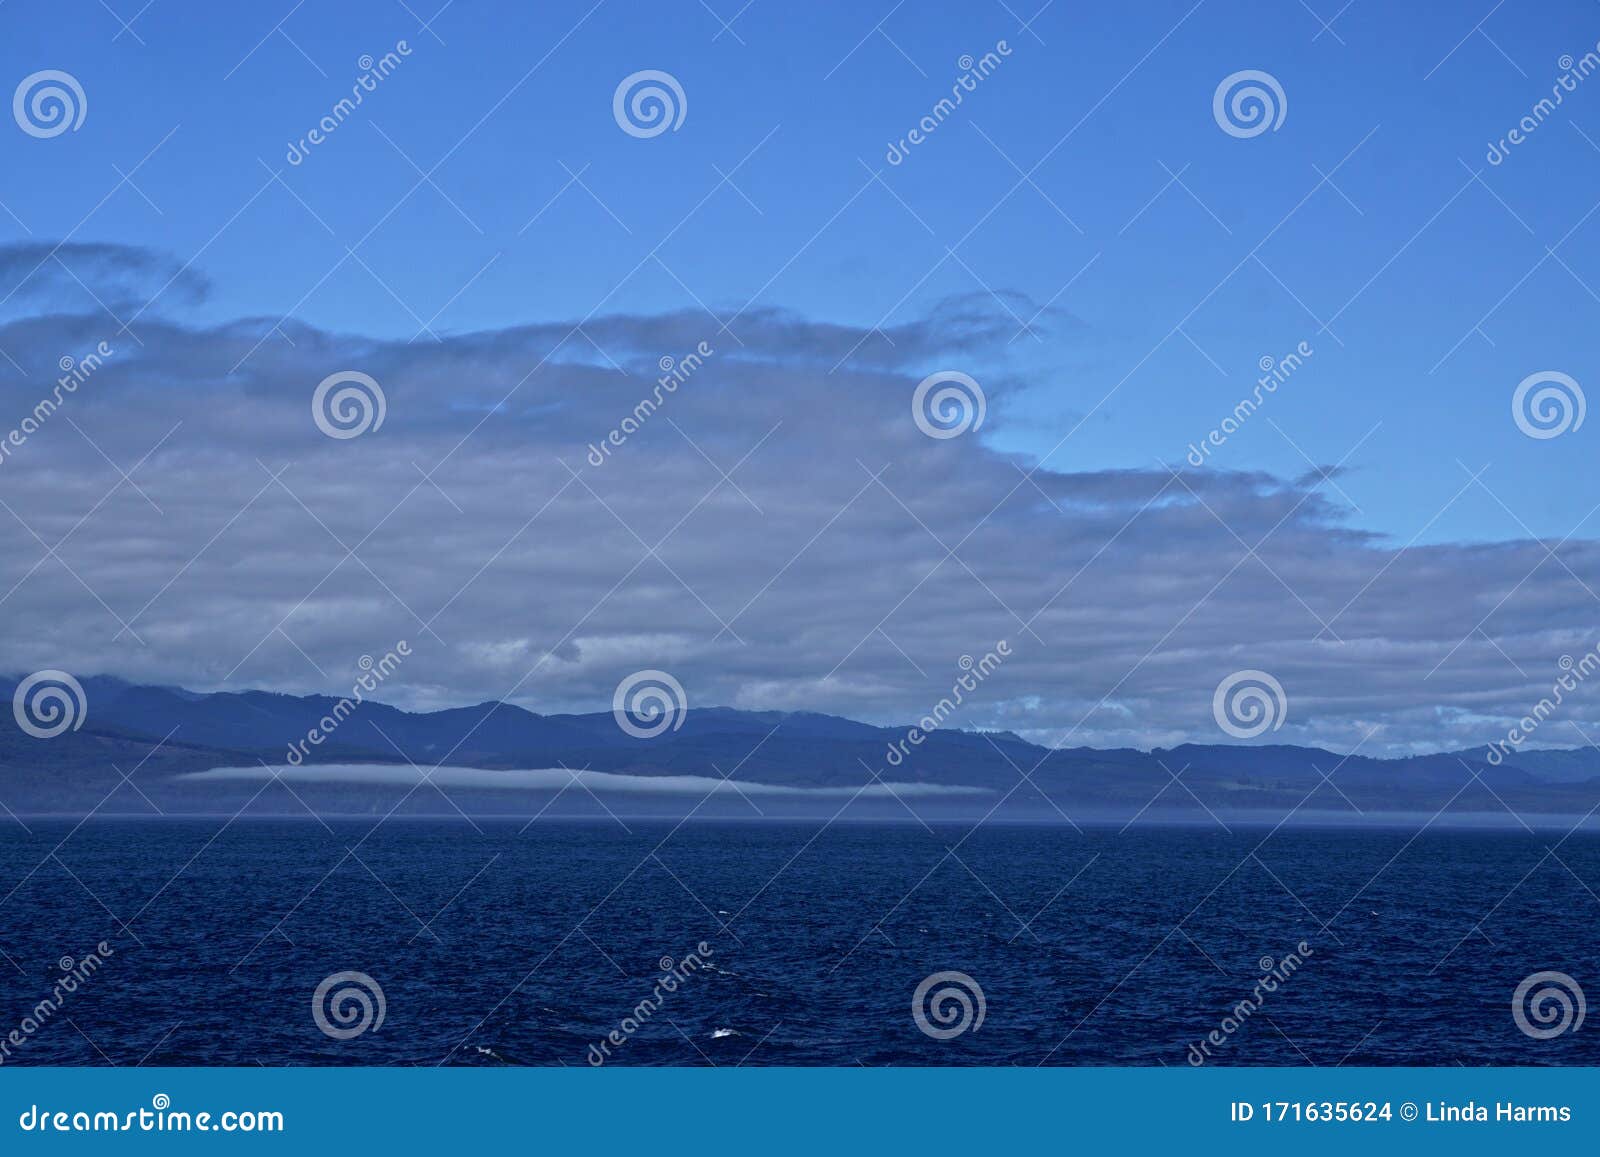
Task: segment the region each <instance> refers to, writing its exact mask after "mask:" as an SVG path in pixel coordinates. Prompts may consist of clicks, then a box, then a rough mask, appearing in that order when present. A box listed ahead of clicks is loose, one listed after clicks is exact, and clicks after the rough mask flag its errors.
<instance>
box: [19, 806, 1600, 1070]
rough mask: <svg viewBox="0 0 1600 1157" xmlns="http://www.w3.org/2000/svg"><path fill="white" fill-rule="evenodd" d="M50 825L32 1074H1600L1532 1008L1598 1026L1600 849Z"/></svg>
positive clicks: (928, 834) (33, 879) (1583, 1047)
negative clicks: (1196, 1066)
mask: <svg viewBox="0 0 1600 1157" xmlns="http://www.w3.org/2000/svg"><path fill="white" fill-rule="evenodd" d="M624 824H625V825H626V828H627V829H628V830H624ZM28 826H29V827H30V828H31V829H32V830H31V832H30V833H26V834H24V833H22V831H21V829H20V828H18V827H16V826H15V825H13V829H12V830H13V833H14V834H13V835H12V836H11V838H9V839H8V840H7V841H6V842H5V843H4V844H3V845H0V894H4V893H9V895H5V898H4V901H3V903H0V951H3V953H4V959H0V1039H7V1038H6V1034H7V1033H8V1032H10V1031H11V1030H12V1029H13V1027H17V1028H18V1030H19V1031H18V1036H19V1037H20V1039H21V1041H22V1043H21V1044H17V1043H16V1039H17V1038H9V1041H10V1043H9V1049H8V1052H7V1053H6V1055H5V1056H4V1058H3V1059H4V1063H6V1064H74V1065H99V1064H112V1063H114V1064H118V1065H133V1064H139V1063H143V1064H148V1065H155V1064H168V1065H172V1064H208V1065H220V1064H228V1065H254V1064H264V1065H280V1064H379V1065H387V1064H402V1065H432V1064H468V1065H470V1064H523V1065H554V1064H567V1065H580V1066H581V1065H585V1064H589V1063H592V1062H593V1060H594V1059H595V1058H596V1057H600V1058H601V1059H603V1060H604V1062H605V1063H606V1064H650V1065H707V1064H717V1065H736V1064H748V1065H856V1064H864V1065H885V1064H902V1065H977V1064H983V1065H1013V1064H1015V1065H1037V1064H1051V1065H1080V1064H1136V1065H1155V1064H1166V1065H1178V1066H1182V1065H1185V1064H1188V1063H1191V1059H1192V1058H1193V1056H1194V1055H1195V1054H1194V1053H1192V1052H1191V1049H1190V1046H1191V1045H1194V1044H1197V1043H1198V1042H1200V1041H1202V1040H1203V1039H1204V1038H1206V1037H1207V1035H1208V1034H1209V1033H1211V1032H1212V1031H1213V1030H1216V1031H1217V1032H1218V1033H1219V1034H1220V1035H1222V1036H1223V1039H1224V1042H1225V1043H1223V1044H1222V1045H1220V1046H1217V1045H1213V1046H1212V1049H1211V1055H1210V1057H1209V1058H1207V1059H1206V1063H1208V1064H1242V1063H1247V1064H1266V1065H1305V1064H1316V1065H1337V1064H1340V1063H1346V1064H1375V1065H1393V1064H1437V1065H1453V1064H1463V1065H1481V1064H1560V1065H1567V1064H1589V1065H1593V1064H1597V1063H1600V1020H1597V1021H1593V1022H1591V1023H1588V1024H1585V1025H1581V1026H1579V1025H1574V1026H1572V1027H1571V1028H1570V1029H1569V1030H1568V1031H1566V1032H1563V1033H1561V1034H1560V1035H1558V1036H1555V1037H1553V1038H1552V1039H1535V1038H1534V1037H1531V1036H1530V1035H1528V1034H1527V1033H1525V1032H1524V1031H1523V1030H1522V1029H1521V1028H1520V1027H1519V1025H1518V1021H1517V1018H1515V1017H1514V1016H1513V1006H1512V998H1513V993H1514V991H1515V990H1516V988H1517V986H1518V984H1519V982H1521V981H1522V980H1523V979H1524V978H1526V977H1528V976H1530V975H1531V974H1534V973H1537V972H1541V971H1559V972H1562V973H1566V974H1568V975H1569V976H1570V977H1571V978H1572V980H1573V981H1574V982H1575V984H1576V985H1577V986H1578V988H1580V989H1581V988H1582V987H1584V986H1588V988H1589V990H1590V993H1591V994H1596V995H1600V898H1597V893H1600V839H1596V838H1595V837H1593V836H1590V835H1575V836H1572V837H1571V838H1569V839H1567V840H1566V841H1564V842H1560V836H1559V835H1552V836H1545V835H1537V836H1536V835H1532V834H1505V833H1471V832H1449V831H1433V830H1430V831H1426V832H1423V833H1422V834H1420V835H1417V834H1415V832H1414V831H1403V830H1396V831H1363V832H1352V831H1293V832H1290V831H1282V832H1277V833H1273V834H1271V835H1270V836H1269V834H1268V832H1267V830H1266V829H1249V828H1235V829H1234V830H1233V831H1232V832H1231V833H1228V832H1224V831H1223V830H1222V829H1220V828H1217V827H1213V828H1212V829H1210V830H1205V829H1178V828H1135V829H1132V830H1130V831H1128V832H1125V833H1120V832H1118V831H1116V830H1114V829H1101V830H1095V829H1091V830H1088V831H1085V832H1077V831H1074V830H1073V829H1071V828H1070V827H1064V826H1062V827H1055V826H1024V825H1003V826H994V825H984V826H982V827H979V828H977V829H976V830H974V829H973V828H972V827H971V826H970V825H965V826H958V825H951V826H939V827H935V828H933V829H931V830H929V829H925V828H923V827H921V826H918V825H916V824H914V823H907V824H899V825H873V826H866V825H854V824H844V823H840V824H834V825H832V826H827V827H824V826H823V825H822V824H821V823H820V822H818V823H793V824H788V823H785V824H756V823H748V824H734V823H689V824H685V825H682V826H676V827H675V826H673V825H670V824H664V823H661V822H649V821H641V822H635V821H629V820H623V821H620V822H611V821H607V822H606V823H603V824H601V823H577V822H550V821H547V820H542V821H539V822H536V823H533V824H532V825H529V826H526V827H524V825H523V824H522V823H520V822H516V823H513V822H506V821H498V822H485V821H478V822H477V824H476V825H474V824H473V823H469V822H468V821H466V820H464V819H455V820H439V821H420V820H418V821H405V822H398V821H390V822H388V823H384V824H382V825H380V826H378V827H377V828H376V829H374V827H373V824H372V823H371V822H370V821H365V822H362V821H339V822H330V823H328V824H324V823H322V822H319V821H315V820H309V819H308V820H304V821H294V822H290V821H265V820H254V821H242V820H241V821H236V822H233V823H231V824H225V823H224V821H221V820H210V821H208V820H193V821H181V822H180V821H149V822H136V821H127V822H90V823H88V824H85V825H83V826H81V827H77V828H74V827H73V825H71V824H68V823H62V822H41V821H34V820H30V821H29V822H28ZM102 941H103V942H105V943H106V946H107V947H108V948H109V949H110V950H111V953H110V955H108V956H105V957H104V958H103V960H102V962H101V964H100V966H99V968H98V970H97V971H95V972H94V973H93V974H92V975H90V976H89V977H88V978H87V979H86V980H83V981H82V982H80V983H76V991H73V992H70V993H63V994H62V995H61V997H60V999H59V1007H56V1008H53V1009H49V1010H46V1012H47V1015H45V1016H43V1017H42V1018H40V1017H39V1016H38V1012H39V1009H38V1007H37V1006H38V1005H39V1003H40V1002H41V1001H44V1000H46V999H47V998H51V997H52V992H53V989H54V987H55V985H56V981H57V979H58V978H59V977H60V976H62V975H63V973H62V967H63V965H64V964H69V963H70V966H71V967H72V968H73V969H75V970H78V971H81V970H82V964H81V962H82V961H83V960H84V959H85V954H87V953H91V952H94V951H95V950H96V945H97V944H99V943H100V942H102ZM702 943H704V945H705V948H706V949H707V950H708V951H706V952H704V953H700V951H699V947H698V946H699V945H701V944H702ZM1302 944H1304V946H1305V951H1304V952H1302V951H1301V949H1300V945H1302ZM692 953H694V954H698V955H699V959H700V960H701V961H703V962H704V963H705V967H701V968H695V969H692V970H690V971H685V968H686V966H685V964H684V963H683V962H684V961H686V960H691V961H692V959H693V958H692V957H691V956H690V954H692ZM1291 953H1293V954H1294V955H1295V956H1296V957H1298V958H1299V960H1298V964H1297V965H1296V966H1294V967H1293V970H1292V973H1290V972H1287V971H1286V966H1285V964H1284V962H1285V961H1286V960H1288V959H1289V958H1290V954H1291ZM63 958H70V961H64V960H63ZM664 963H665V964H667V965H670V967H671V970H672V972H674V973H677V974H680V975H682V976H684V977H686V978H685V979H683V980H681V981H675V982H674V983H673V984H672V985H670V986H668V987H670V988H673V989H675V990H673V991H666V990H665V989H664V988H660V987H658V985H659V984H660V982H661V980H662V978H663V977H664V976H666V975H668V973H665V972H663V964H664ZM1268 965H1270V966H1271V967H1270V969H1268V971H1269V973H1270V972H1273V971H1276V972H1278V973H1280V974H1285V975H1286V976H1287V979H1284V980H1282V981H1281V982H1275V991H1270V992H1267V991H1263V994H1262V996H1261V998H1260V1001H1259V1006H1258V1007H1253V1008H1252V1009H1251V1010H1250V1011H1249V1015H1247V1016H1244V1017H1242V1018H1239V1020H1238V1022H1237V1023H1235V1022H1233V1021H1229V1022H1228V1024H1229V1025H1231V1026H1232V1027H1231V1028H1230V1029H1228V1030H1227V1031H1225V1026H1224V1022H1225V1019H1226V1018H1229V1017H1230V1015H1231V1014H1232V1013H1233V1012H1234V1010H1235V1008H1236V1006H1237V1005H1239V1003H1240V1002H1241V1001H1251V1000H1252V992H1253V990H1254V989H1255V987H1256V985H1257V983H1258V981H1259V980H1260V978H1261V977H1262V975H1263V968H1264V967H1266V966H1268ZM351 972H355V973H361V974H364V975H365V976H367V977H370V978H371V980H372V982H373V984H374V985H375V986H376V988H377V989H381V992H382V998H381V1002H380V1001H379V1000H378V999H377V997H376V995H375V993H372V994H369V996H368V1000H369V1003H370V1006H371V1008H372V1015H371V1017H370V1018H368V1020H369V1021H370V1023H368V1024H367V1025H366V1027H365V1031H361V1032H360V1033H359V1034H357V1035H352V1036H350V1037H349V1039H336V1038H335V1037H333V1036H330V1035H329V1034H328V1033H327V1032H325V1031H323V1029H322V1027H320V1026H319V1023H318V1016H317V1015H316V1014H315V1013H314V994H315V992H316V990H317V988H318V985H319V983H321V982H322V981H324V979H325V978H328V977H330V976H335V975H336V974H340V973H351ZM946 972H960V973H964V974H966V976H967V977H970V978H971V982H972V984H973V985H974V986H975V987H974V988H971V989H969V988H967V987H966V982H965V981H960V982H958V983H959V985H960V987H961V988H962V990H963V991H964V992H965V993H966V999H967V1001H968V1005H969V1007H970V1008H971V1010H972V1014H971V1017H970V1018H969V1019H968V1023H967V1025H966V1030H965V1031H962V1032H960V1033H959V1034H958V1035H954V1036H951V1037H950V1038H949V1039H936V1038H935V1037H934V1036H931V1035H929V1034H928V1033H926V1032H924V1031H923V1030H922V1028H921V1027H919V1023H918V1018H917V1016H916V1015H914V1009H913V998H914V994H915V993H916V991H917V989H918V986H919V984H920V983H921V982H923V981H924V979H925V978H928V977H930V976H933V975H934V974H938V973H946ZM346 983H357V984H365V983H366V982H365V981H355V982H343V981H339V982H335V984H334V986H333V987H334V989H335V990H338V989H340V988H342V987H344V986H345V985H346ZM944 986H945V985H944V983H936V984H935V990H937V989H938V988H941V987H944ZM1541 987H1542V985H1541ZM976 990H981V994H982V995H981V999H980V998H979V997H978V995H977V991H976ZM1575 995H1576V994H1573V996H1574V997H1575ZM1569 999H1571V998H1569ZM641 1002H646V1007H645V1009H644V1010H643V1012H642V1014H641V1010H640V1005H641ZM324 1003H325V1005H326V1003H327V1002H324ZM380 1004H381V1008H382V1012H383V1017H382V1022H381V1024H379V1023H376V1013H377V1009H378V1007H379V1005H380ZM341 1007H342V1008H343V1009H344V1010H345V1011H346V1012H351V1013H356V1012H358V1011H359V1006H358V1005H356V1004H354V1003H346V1004H343V1005H341ZM924 1007H926V1006H924ZM980 1007H981V1009H982V1014H983V1015H982V1021H981V1024H980V1023H976V1022H977V1011H978V1009H979V1008H980ZM938 1009H939V1010H940V1011H943V1012H946V1013H950V1014H953V1015H954V1019H952V1020H951V1021H950V1022H948V1024H949V1027H960V1023H961V1017H960V1015H959V1014H960V1012H961V1008H960V1005H959V1003H958V1002H956V1001H953V1000H949V1001H943V1002H940V1003H939V1004H938ZM1547 1011H1551V1012H1556V1011H1558V1008H1557V1006H1555V1005H1549V1006H1547ZM323 1019H324V1020H325V1021H326V1022H327V1023H328V1024H329V1026H330V1027H332V1028H334V1029H335V1030H339V1029H340V1028H341V1027H348V1028H359V1027H361V1018H360V1017H359V1016H357V1017H356V1018H355V1019H354V1020H353V1021H352V1022H351V1023H350V1024H349V1025H344V1024H343V1022H341V1021H339V1020H338V1019H336V1018H335V1017H333V1016H331V1015H329V1014H328V1013H327V1012H326V1011H325V1012H324V1013H323ZM923 1019H924V1021H925V1022H926V1023H927V1024H928V1025H929V1026H930V1027H932V1028H934V1029H940V1028H941V1027H944V1026H945V1025H946V1022H943V1021H940V1020H938V1019H936V1018H931V1017H928V1016H927V1015H924V1017H923ZM1524 1019H1525V1020H1526V1019H1527V1018H1526V1017H1524ZM1528 1023H1530V1025H1531V1026H1532V1027H1535V1028H1538V1027H1540V1025H1541V1022H1539V1021H1537V1020H1529V1021H1528ZM30 1026H31V1027H30ZM613 1032H615V1033H617V1034H618V1036H619V1037H620V1038H621V1039H622V1041H623V1043H622V1044H621V1045H616V1044H614V1043H612V1044H611V1045H610V1049H609V1055H606V1054H604V1053H602V1052H600V1051H598V1050H597V1049H596V1050H592V1046H599V1045H600V1044H601V1043H602V1042H605V1041H606V1040H607V1037H608V1034H611V1033H613ZM613 1039H615V1038H613Z"/></svg>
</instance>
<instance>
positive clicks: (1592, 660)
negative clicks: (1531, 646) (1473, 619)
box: [1488, 645, 1600, 767]
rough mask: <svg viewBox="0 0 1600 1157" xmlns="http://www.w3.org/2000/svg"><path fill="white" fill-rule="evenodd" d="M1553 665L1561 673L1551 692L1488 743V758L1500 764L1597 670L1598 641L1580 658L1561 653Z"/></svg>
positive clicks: (1598, 662)
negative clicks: (1497, 737) (1559, 669)
mask: <svg viewBox="0 0 1600 1157" xmlns="http://www.w3.org/2000/svg"><path fill="white" fill-rule="evenodd" d="M1556 666H1558V667H1560V668H1561V674H1560V675H1558V676H1557V677H1556V681H1555V682H1554V683H1552V684H1551V685H1550V694H1548V695H1546V696H1544V697H1543V698H1541V699H1540V700H1539V702H1537V703H1535V704H1534V705H1533V708H1532V709H1531V710H1530V711H1529V712H1528V713H1527V714H1526V715H1524V716H1523V717H1522V718H1521V719H1519V720H1517V722H1516V724H1515V726H1513V727H1511V728H1510V729H1509V730H1508V731H1507V732H1506V737H1505V738H1504V739H1496V740H1495V741H1494V742H1493V743H1491V744H1489V756H1488V759H1489V762H1490V763H1492V764H1494V766H1496V767H1499V766H1500V765H1501V764H1502V763H1504V762H1505V760H1506V756H1508V755H1511V754H1513V753H1514V752H1515V751H1516V750H1517V748H1519V747H1521V746H1522V745H1523V744H1524V743H1526V742H1528V740H1530V739H1532V738H1533V733H1534V732H1536V731H1538V730H1539V728H1540V727H1542V726H1543V725H1544V721H1545V720H1546V719H1548V718H1550V716H1552V715H1554V714H1555V712H1556V708H1558V707H1560V706H1561V704H1562V703H1564V702H1566V697H1567V695H1568V693H1570V692H1572V691H1576V690H1577V689H1578V687H1579V686H1580V685H1581V684H1582V683H1584V682H1585V681H1586V680H1587V679H1588V678H1589V676H1590V675H1593V674H1594V673H1595V672H1596V671H1597V670H1600V645H1596V646H1595V647H1593V648H1592V649H1590V650H1589V651H1586V652H1585V653H1584V654H1583V656H1582V657H1581V658H1578V659H1574V658H1573V657H1572V656H1571V655H1562V656H1561V658H1560V659H1558V660H1557V661H1556Z"/></svg>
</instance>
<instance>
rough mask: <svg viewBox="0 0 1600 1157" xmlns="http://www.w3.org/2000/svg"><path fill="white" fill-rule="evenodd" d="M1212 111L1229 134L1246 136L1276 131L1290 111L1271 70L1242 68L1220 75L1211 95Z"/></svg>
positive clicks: (1247, 137)
mask: <svg viewBox="0 0 1600 1157" xmlns="http://www.w3.org/2000/svg"><path fill="white" fill-rule="evenodd" d="M1211 115H1212V116H1213V117H1214V118H1216V122H1217V127H1218V128H1219V129H1221V130H1222V131H1223V132H1225V133H1227V134H1228V135H1229V136H1230V137H1238V138H1240V139H1241V140H1248V139H1249V138H1250V137H1259V136H1260V135H1261V134H1262V133H1264V132H1266V131H1267V130H1268V129H1271V130H1272V131H1273V132H1277V131H1278V128H1279V126H1281V125H1282V124H1283V120H1284V118H1285V117H1286V116H1288V115H1289V98H1288V97H1287V96H1285V95H1284V92H1283V85H1281V84H1279V83H1278V78H1277V77H1275V76H1273V75H1272V74H1271V73H1270V72H1262V71H1261V70H1260V69H1258V68H1245V69H1241V70H1240V71H1238V72H1235V73H1232V74H1230V75H1228V76H1225V77H1223V78H1222V83H1221V84H1219V85H1217V91H1216V92H1215V93H1213V94H1212V96H1211Z"/></svg>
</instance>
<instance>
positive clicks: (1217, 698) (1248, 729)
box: [1211, 670, 1289, 739]
mask: <svg viewBox="0 0 1600 1157" xmlns="http://www.w3.org/2000/svg"><path fill="white" fill-rule="evenodd" d="M1211 714H1212V717H1213V718H1215V719H1216V721H1217V726H1218V727H1220V728H1222V730H1224V731H1226V732H1227V733H1228V734H1229V735H1231V736H1233V737H1234V738H1235V739H1254V738H1255V737H1256V736H1258V735H1263V734H1265V733H1266V732H1267V731H1268V730H1272V731H1276V730H1278V728H1280V727H1282V726H1283V721H1284V719H1285V717H1286V716H1287V715H1288V714H1289V697H1288V696H1287V695H1285V694H1284V691H1283V684H1282V683H1279V682H1278V681H1277V680H1276V679H1274V678H1273V677H1272V676H1271V675H1269V674H1267V673H1266V672H1265V671H1256V670H1246V671H1235V672H1234V673H1233V674H1232V675H1229V676H1228V677H1227V678H1226V679H1224V680H1223V681H1222V682H1221V683H1218V684H1217V690H1216V694H1214V695H1212V697H1211Z"/></svg>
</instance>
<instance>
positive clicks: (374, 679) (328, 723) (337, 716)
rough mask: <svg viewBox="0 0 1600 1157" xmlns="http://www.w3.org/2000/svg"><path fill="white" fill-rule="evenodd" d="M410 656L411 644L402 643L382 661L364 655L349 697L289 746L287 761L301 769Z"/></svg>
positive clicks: (404, 641)
mask: <svg viewBox="0 0 1600 1157" xmlns="http://www.w3.org/2000/svg"><path fill="white" fill-rule="evenodd" d="M410 654H411V644H410V643H408V642H407V641H406V640H404V639H401V640H400V641H399V642H398V643H396V644H395V645H394V650H392V651H387V652H385V653H384V656H383V658H381V659H378V660H376V661H374V660H373V658H372V656H371V655H362V656H361V658H360V660H359V661H358V662H357V663H356V666H358V667H360V668H361V674H360V675H358V676H357V677H356V681H355V682H354V683H353V684H351V686H350V694H348V695H346V696H345V697H344V698H342V699H340V700H339V702H337V703H335V704H334V705H333V710H332V711H330V712H328V713H327V714H326V715H324V716H323V717H322V718H321V719H319V720H317V725H316V726H315V727H313V728H312V729H311V730H310V731H308V732H306V737H305V738H304V739H301V740H299V741H297V742H295V743H291V744H290V745H289V754H288V760H289V762H290V763H292V764H293V765H294V766H296V767H299V766H300V763H301V761H302V760H304V759H305V757H306V756H308V755H310V754H311V748H313V747H321V746H322V744H323V743H324V742H326V740H327V738H328V737H329V736H330V735H332V734H333V733H334V732H335V731H337V730H339V725H340V724H342V723H343V722H344V721H345V720H346V719H348V718H349V717H350V716H351V714H353V713H354V712H355V709H356V708H357V707H360V706H361V704H362V703H363V702H364V701H365V699H366V697H367V694H368V692H371V691H376V690H377V689H378V686H379V684H381V683H382V682H383V681H384V680H385V679H387V678H388V677H389V676H390V675H393V674H394V672H395V669H396V668H398V667H399V666H400V664H401V663H402V662H403V661H404V660H405V659H406V658H407V657H409V656H410Z"/></svg>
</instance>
